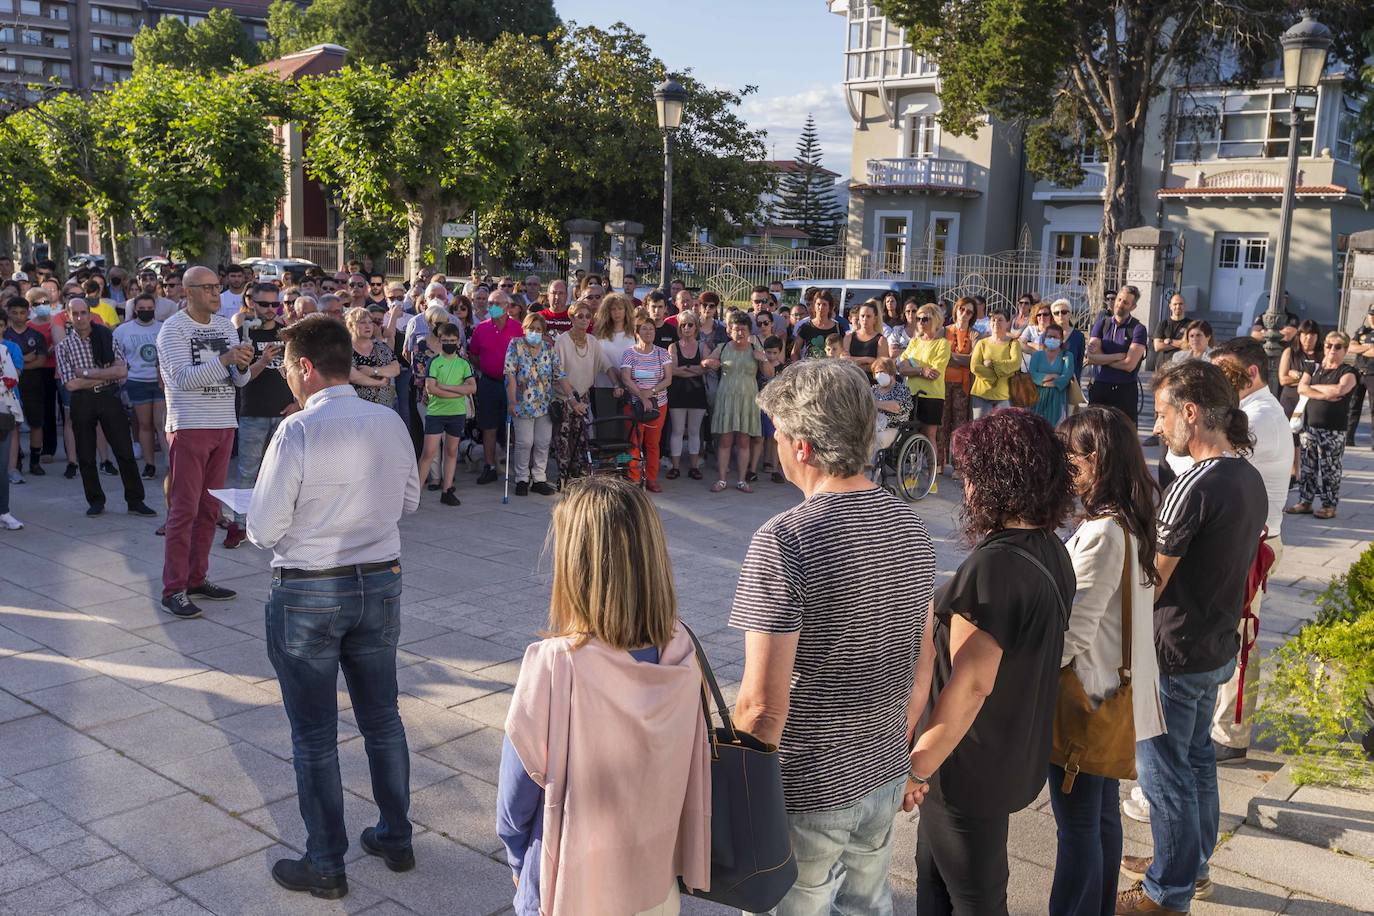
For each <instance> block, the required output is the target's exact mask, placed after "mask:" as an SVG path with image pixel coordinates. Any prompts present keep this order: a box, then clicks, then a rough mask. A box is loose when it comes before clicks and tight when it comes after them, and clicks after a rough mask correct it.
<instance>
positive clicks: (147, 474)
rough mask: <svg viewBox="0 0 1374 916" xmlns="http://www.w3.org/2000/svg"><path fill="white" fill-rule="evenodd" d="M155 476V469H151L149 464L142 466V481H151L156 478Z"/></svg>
mask: <svg viewBox="0 0 1374 916" xmlns="http://www.w3.org/2000/svg"><path fill="white" fill-rule="evenodd" d="M156 476H157V468H155V467H153V466H152V465H151V464H145V465H144V466H143V479H144V480H152V479H153V478H154V477H156Z"/></svg>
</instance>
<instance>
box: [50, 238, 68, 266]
mask: <svg viewBox="0 0 1374 916" xmlns="http://www.w3.org/2000/svg"><path fill="white" fill-rule="evenodd" d="M48 257H49V258H50V259H51V260H52V261H53V263H54V264H56V265H57V275H58V276H59V277H66V276H67V233H66V232H65V231H60V232H54V233H53V234H52V237H51V238H49V239H48Z"/></svg>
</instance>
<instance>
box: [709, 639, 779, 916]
mask: <svg viewBox="0 0 1374 916" xmlns="http://www.w3.org/2000/svg"><path fill="white" fill-rule="evenodd" d="M682 628H683V629H684V630H686V631H687V635H688V636H690V637H691V638H692V644H693V645H694V646H696V652H697V663H698V664H699V665H700V666H701V678H702V681H703V682H704V687H703V690H702V694H701V711H702V714H703V715H705V716H706V732H707V734H708V735H710V737H711V886H710V887H709V888H707V889H705V890H688V889H687V888H686V887H683V888H682V891H683V893H686V894H690V895H691V896H693V897H700V898H702V899H703V900H713V901H715V902H716V903H721V904H724V905H725V906H728V907H731V908H732V909H739V910H744V911H745V912H749V913H762V912H764V911H766V910H771V909H772V908H773V907H775V906H777V904H778V901H780V900H782V898H783V897H784V896H785V895H786V894H787V892H788V890H790V889H791V887H792V885H793V883H795V882H796V880H797V860H796V858H795V857H794V856H793V855H792V838H791V835H790V834H789V833H788V828H787V808H786V806H785V805H784V803H783V796H782V767H781V765H780V764H779V762H778V749H777V748H776V747H775V746H774V745H771V744H764V743H763V742H762V741H760V740H759V739H757V738H755V737H754V736H753V735H751V734H749V733H747V732H742V731H739V730H737V729H736V728H735V725H734V723H733V722H732V721H731V720H730V710H729V708H728V707H727V706H726V705H725V697H724V696H722V695H721V692H720V686H719V685H718V684H717V683H716V676H715V674H714V673H712V671H711V663H710V662H709V661H707V659H706V652H705V650H703V649H702V647H701V642H700V641H699V640H698V639H697V635H696V634H695V633H693V632H692V631H691V629H690V628H689V627H688V626H687V625H686V624H685V623H684V624H683V625H682ZM708 690H709V692H710V695H711V697H713V698H714V699H715V703H716V711H717V712H718V713H719V714H720V721H721V727H720V728H715V727H714V725H713V723H712V722H711V707H710V702H709V701H708V699H707V691H708Z"/></svg>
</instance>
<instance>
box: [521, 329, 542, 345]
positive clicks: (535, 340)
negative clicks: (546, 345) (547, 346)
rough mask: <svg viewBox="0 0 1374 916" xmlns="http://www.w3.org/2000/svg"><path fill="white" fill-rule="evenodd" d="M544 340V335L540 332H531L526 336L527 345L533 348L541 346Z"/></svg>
mask: <svg viewBox="0 0 1374 916" xmlns="http://www.w3.org/2000/svg"><path fill="white" fill-rule="evenodd" d="M543 339H544V335H543V334H540V333H539V332H538V331H530V332H529V333H528V334H526V335H525V343H527V344H529V345H530V346H531V347H537V346H539V342H540V341H541V340H543Z"/></svg>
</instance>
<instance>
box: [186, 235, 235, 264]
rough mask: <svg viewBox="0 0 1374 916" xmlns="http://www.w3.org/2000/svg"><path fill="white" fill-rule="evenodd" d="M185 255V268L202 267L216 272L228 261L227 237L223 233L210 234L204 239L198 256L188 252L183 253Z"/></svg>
mask: <svg viewBox="0 0 1374 916" xmlns="http://www.w3.org/2000/svg"><path fill="white" fill-rule="evenodd" d="M183 254H185V255H186V262H187V263H186V266H187V267H188V268H189V267H193V266H195V265H203V266H205V267H208V268H210V269H211V270H218V269H219V268H220V267H221V266H222V265H226V264H228V263H229V261H230V257H231V255H230V253H229V235H228V234H227V233H225V232H211V233H210V234H209V235H207V236H206V238H205V247H204V248H202V249H201V251H200V254H199V255H196V256H193V255H191V253H190V252H183Z"/></svg>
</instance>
